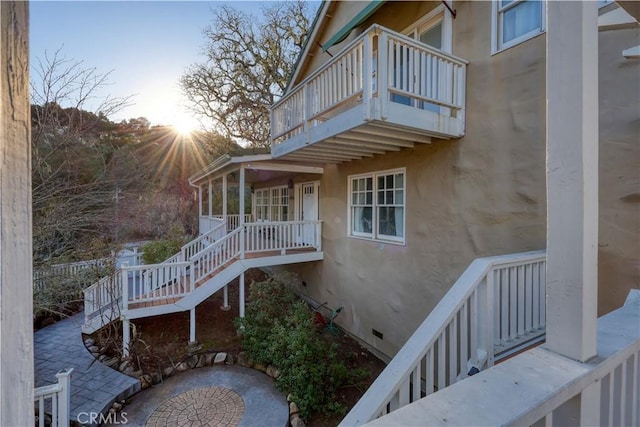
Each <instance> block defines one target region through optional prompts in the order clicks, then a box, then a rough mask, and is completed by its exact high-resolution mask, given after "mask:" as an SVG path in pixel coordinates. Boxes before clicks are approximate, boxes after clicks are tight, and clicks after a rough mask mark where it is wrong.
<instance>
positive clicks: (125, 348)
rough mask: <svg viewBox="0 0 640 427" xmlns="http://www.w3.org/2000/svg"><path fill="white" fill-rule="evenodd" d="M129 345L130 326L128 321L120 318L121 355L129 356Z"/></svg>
mask: <svg viewBox="0 0 640 427" xmlns="http://www.w3.org/2000/svg"><path fill="white" fill-rule="evenodd" d="M130 343H131V324H130V322H129V319H127V318H126V317H122V355H123V356H124V357H128V356H129V344H130Z"/></svg>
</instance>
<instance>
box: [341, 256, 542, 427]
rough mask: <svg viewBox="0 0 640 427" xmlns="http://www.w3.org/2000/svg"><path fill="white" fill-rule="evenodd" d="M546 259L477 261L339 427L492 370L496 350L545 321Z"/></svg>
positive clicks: (535, 331) (359, 422) (366, 419)
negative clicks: (488, 369)
mask: <svg viewBox="0 0 640 427" xmlns="http://www.w3.org/2000/svg"><path fill="white" fill-rule="evenodd" d="M545 266H546V253H545V252H544V251H536V252H526V253H520V254H512V255H504V256H497V257H490V258H479V259H476V260H475V261H473V262H472V263H471V265H470V266H469V267H468V268H467V269H466V270H465V272H464V273H463V274H462V275H461V276H460V278H459V279H458V280H457V281H456V283H455V284H454V285H453V286H452V287H451V289H450V290H449V291H448V292H447V294H446V295H445V296H444V297H443V298H442V299H441V300H440V302H439V303H438V305H436V307H435V308H434V309H433V311H431V313H430V314H429V316H428V317H427V318H426V319H425V321H424V322H423V323H422V324H421V325H420V326H419V327H418V329H417V330H416V331H415V332H414V333H413V335H412V336H411V337H410V338H409V340H408V341H407V342H406V343H405V344H404V346H402V348H401V349H400V351H399V352H398V353H397V354H396V356H395V357H394V358H393V359H392V360H391V362H390V363H389V365H387V367H386V368H385V369H384V371H382V373H381V374H380V375H379V376H378V378H377V379H376V380H375V381H374V383H373V384H372V385H371V387H369V389H368V390H367V391H366V392H365V394H364V395H363V396H362V398H361V399H360V400H359V401H358V403H356V405H355V406H354V407H353V408H352V409H351V411H350V412H349V413H348V414H347V416H346V417H345V418H344V419H343V420H342V422H341V423H340V426H359V425H362V424H366V423H367V422H369V421H371V420H373V419H375V418H379V417H381V416H382V415H385V414H388V413H389V412H392V411H395V410H396V409H398V408H400V407H402V406H405V405H408V404H409V403H412V402H415V401H416V400H419V399H421V398H422V397H424V396H426V395H429V394H432V393H434V392H436V391H438V390H442V389H443V388H445V387H447V386H449V385H451V384H453V383H455V382H457V381H460V380H462V379H464V378H466V377H468V376H469V375H473V374H475V373H477V372H479V371H480V370H483V369H486V368H487V367H490V366H492V365H493V362H494V356H495V348H496V346H497V345H499V344H504V343H505V342H506V341H509V340H517V339H518V338H520V337H525V336H526V335H527V334H529V335H531V334H533V335H534V336H539V331H540V330H541V329H543V328H544V326H545V321H544V316H545V310H544V304H545V274H544V271H545Z"/></svg>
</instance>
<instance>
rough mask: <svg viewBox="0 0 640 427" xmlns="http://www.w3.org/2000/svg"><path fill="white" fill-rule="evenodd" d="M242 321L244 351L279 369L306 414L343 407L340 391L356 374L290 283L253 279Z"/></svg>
mask: <svg viewBox="0 0 640 427" xmlns="http://www.w3.org/2000/svg"><path fill="white" fill-rule="evenodd" d="M237 325H238V326H239V328H240V330H241V333H242V339H243V341H242V343H243V347H244V350H245V351H246V352H247V353H248V354H249V355H250V356H251V357H252V358H253V359H254V360H255V361H256V362H258V363H262V364H271V365H273V366H275V367H276V368H277V369H278V370H279V371H280V376H279V377H278V378H277V379H276V386H277V387H278V388H279V389H280V390H282V391H283V392H285V393H291V395H292V397H293V400H294V401H295V402H296V404H297V405H298V408H299V409H300V414H301V415H302V416H303V417H308V416H309V414H310V413H312V412H323V413H327V412H335V411H341V410H343V408H341V407H340V405H338V404H336V403H335V394H336V391H337V390H338V389H339V388H340V387H342V386H343V385H345V384H346V383H347V382H348V381H350V380H353V379H354V378H353V375H351V373H350V372H349V370H348V369H347V367H346V366H345V365H344V363H343V362H342V361H341V360H339V359H338V355H337V352H336V347H335V344H330V343H329V342H328V341H327V340H325V339H324V337H322V336H321V335H320V333H319V332H318V330H317V328H316V325H315V324H314V322H313V316H312V313H311V311H310V310H309V308H308V307H307V305H306V304H304V303H303V302H301V301H300V300H299V298H298V297H297V296H296V295H295V293H294V292H293V289H292V287H291V286H288V285H286V284H283V283H282V282H280V281H277V280H273V279H271V280H268V281H265V282H260V283H254V284H253V285H252V288H251V292H250V303H249V304H247V310H246V315H245V317H244V319H238V320H237ZM357 374H361V373H360V372H359V371H357Z"/></svg>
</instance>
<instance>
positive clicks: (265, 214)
mask: <svg viewBox="0 0 640 427" xmlns="http://www.w3.org/2000/svg"><path fill="white" fill-rule="evenodd" d="M255 200H256V211H255V212H256V221H268V220H269V189H268V188H265V189H262V190H255Z"/></svg>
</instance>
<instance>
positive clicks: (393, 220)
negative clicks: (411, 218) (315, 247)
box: [349, 169, 405, 243]
mask: <svg viewBox="0 0 640 427" xmlns="http://www.w3.org/2000/svg"><path fill="white" fill-rule="evenodd" d="M404 207H405V171H404V169H399V170H392V171H383V172H374V173H370V174H363V175H356V176H350V177H349V235H350V236H353V237H361V238H366V239H372V240H383V241H391V242H397V243H404V236H405V233H404V230H405V227H404V222H405V209H404Z"/></svg>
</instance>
